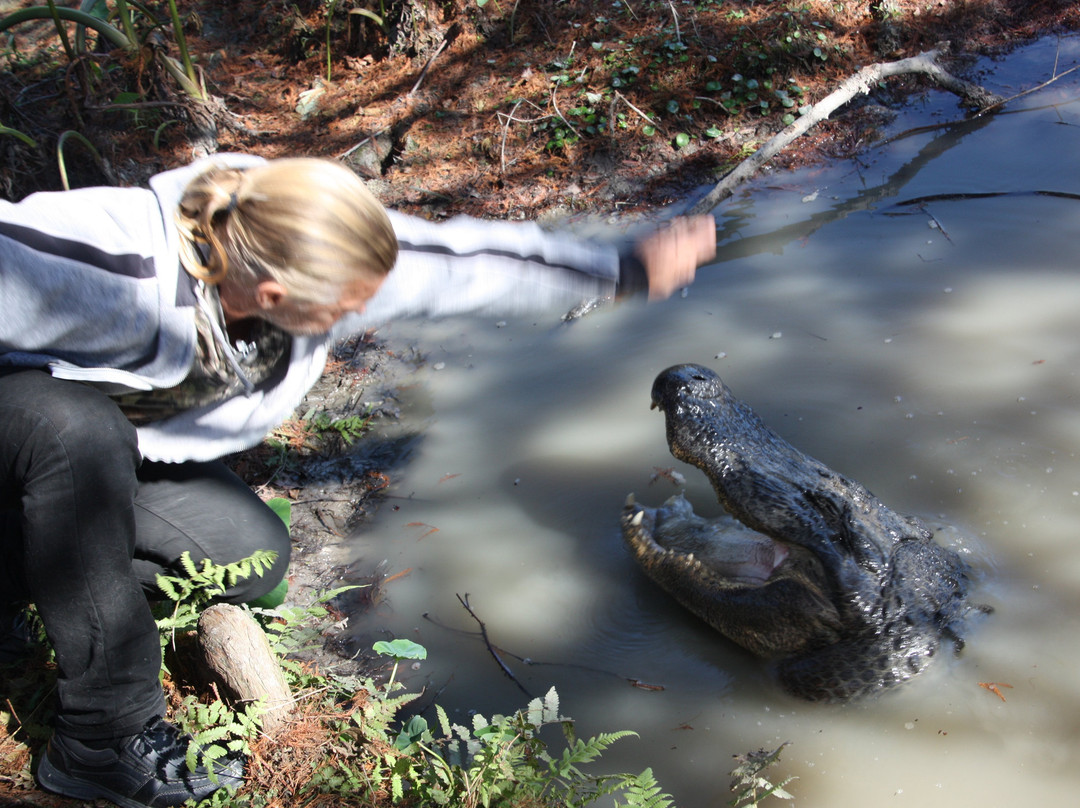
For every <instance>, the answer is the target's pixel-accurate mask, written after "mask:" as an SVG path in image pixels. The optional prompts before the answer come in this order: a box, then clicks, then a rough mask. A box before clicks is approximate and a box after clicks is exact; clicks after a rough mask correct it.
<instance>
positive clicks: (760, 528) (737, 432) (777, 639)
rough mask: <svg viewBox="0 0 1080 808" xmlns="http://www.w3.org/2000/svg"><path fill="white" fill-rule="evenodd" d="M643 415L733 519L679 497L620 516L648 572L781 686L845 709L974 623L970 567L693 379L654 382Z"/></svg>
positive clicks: (668, 375)
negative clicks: (711, 514)
mask: <svg viewBox="0 0 1080 808" xmlns="http://www.w3.org/2000/svg"><path fill="white" fill-rule="evenodd" d="M652 399H653V407H655V408H658V409H660V410H661V411H662V412H663V413H664V416H665V423H666V429H667V440H668V446H669V448H670V450H671V453H672V454H673V455H674V456H675V457H676V458H678V459H680V460H683V461H685V462H687V463H690V464H691V465H694V466H696V467H698V468H699V469H701V470H702V471H703V472H704V473H705V475H706V476H707V477H708V478H709V481H710V482H711V483H712V486H713V489H714V490H715V492H716V495H717V498H718V500H719V502H720V504H721V505H722V506H723V508H724V510H725V511H727V514H728V515H725V516H722V517H719V518H715V519H705V518H703V517H700V516H698V515H696V514H695V513H694V512H693V509H692V508H691V506H690V503H688V502H687V501H686V499H685V498H684V497H683V496H682V495H681V494H680V495H677V496H675V497H672V498H670V499H668V500H667V502H665V503H664V504H663V505H661V506H659V507H656V508H649V507H644V506H642V505H639V504H638V503H637V502H636V501H635V499H634V497H633V495H631V496H630V497H629V498H628V499H627V502H626V505H625V506H624V508H623V513H622V531H623V537H624V539H625V540H626V544H627V546H628V547H629V548H630V550H631V552H632V554H633V556H634V558H635V559H636V560H637V561H638V563H639V564H640V565H641V568H642V569H643V570H644V571H645V573H646V574H647V575H648V576H649V577H650V578H652V579H653V580H654V581H656V583H658V584H659V585H660V586H661V587H663V588H664V589H665V590H667V591H668V592H669V593H670V594H671V595H672V596H674V597H675V598H676V599H677V600H678V601H679V602H680V603H682V604H683V605H684V606H685V607H687V608H688V609H689V610H690V611H692V612H694V613H695V614H697V615H698V616H699V617H701V618H702V619H704V620H705V621H706V622H708V623H709V624H710V625H712V626H713V627H714V628H716V629H717V630H719V631H720V632H722V633H723V634H724V635H725V636H727V637H729V638H730V639H732V640H734V641H735V642H736V643H738V644H740V645H742V646H743V647H745V648H747V649H749V650H750V651H752V652H754V653H756V654H759V655H761V656H764V657H768V658H770V659H773V660H777V665H776V667H777V671H778V675H779V677H780V679H781V681H782V682H783V683H784V685H785V687H786V688H787V689H788V690H790V691H791V692H793V693H796V694H797V695H800V696H803V697H806V698H810V699H830V700H837V699H846V698H850V697H852V696H854V695H859V694H864V693H868V692H872V691H877V690H880V689H882V688H884V687H888V686H890V685H892V684H895V683H896V682H899V681H903V680H905V679H907V678H910V677H911V676H912V675H914V674H915V673H917V672H918V671H919V670H921V669H922V667H924V666H925V664H926V661H927V660H928V659H929V658H930V657H931V656H932V655H933V653H934V651H935V649H936V648H937V646H938V644H939V642H940V640H941V638H942V637H947V638H950V639H955V638H956V637H957V636H958V633H957V632H958V628H959V625H958V624H959V621H960V620H961V619H962V618H963V616H964V615H965V614H966V613H967V612H968V611H969V608H970V607H969V606H968V605H967V603H966V600H965V596H966V590H967V577H966V567H965V565H964V564H963V563H962V562H961V560H960V558H959V557H958V556H957V555H956V553H955V552H953V551H951V550H948V549H946V548H943V547H941V546H940V545H938V544H937V543H935V542H934V541H933V536H932V533H931V532H930V531H929V530H928V529H927V528H926V527H925V525H923V524H922V523H921V522H920V521H919V520H918V519H915V518H912V517H909V516H904V515H902V514H899V513H896V512H894V511H892V510H891V509H889V508H888V507H886V506H885V505H884V504H883V503H882V502H881V501H880V500H878V499H877V497H875V496H874V495H873V494H871V493H870V491H868V490H867V489H866V488H864V487H863V486H862V485H860V484H859V483H857V482H855V481H854V480H851V479H849V478H847V477H845V476H843V475H842V474H839V473H838V472H835V471H833V470H832V469H830V468H829V467H828V466H826V465H824V464H823V463H821V462H820V461H818V460H815V459H814V458H812V457H810V456H808V455H806V454H803V453H802V452H801V451H799V450H798V449H796V448H795V447H793V446H792V445H791V444H789V443H787V442H786V441H785V440H783V439H782V438H781V437H779V436H778V435H777V434H776V433H775V432H773V431H772V430H771V429H769V428H768V427H767V426H766V425H765V424H764V423H763V422H762V421H761V419H760V418H758V416H757V415H756V414H755V413H754V412H753V411H752V410H751V409H750V408H749V407H748V406H747V405H746V404H744V403H742V402H741V401H739V400H738V399H736V398H735V397H734V395H733V394H732V393H731V391H730V390H729V389H728V388H727V386H726V385H725V384H724V383H723V382H722V381H721V380H720V378H719V377H718V376H717V375H716V374H715V373H713V372H712V371H711V370H709V369H708V368H705V367H702V366H700V365H678V366H675V367H672V368H668V369H667V370H665V371H663V372H662V373H660V374H659V375H658V376H657V378H656V381H655V383H654V384H653V389H652Z"/></svg>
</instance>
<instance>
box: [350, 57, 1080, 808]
mask: <svg viewBox="0 0 1080 808" xmlns="http://www.w3.org/2000/svg"><path fill="white" fill-rule="evenodd" d="M1062 46H1063V47H1062V50H1061V51H1060V52H1058V50H1057V47H1058V43H1056V42H1048V43H1042V44H1040V45H1039V46H1036V47H1033V48H1030V49H1027V50H1025V51H1023V52H1021V53H1019V54H1017V55H1015V56H1014V57H1010V58H1009V59H1007V60H1004V61H1002V62H1001V63H997V64H993V65H987V69H988V70H990V71H991V72H990V73H989V78H988V79H987V82H988V83H989V84H990V85H991V88H992V89H999V91H1003V90H1000V88H999V87H994V86H993V85H994V83H995V82H996V83H1000V84H1004V83H1005V82H1010V83H1013V84H1016V85H1025V84H1034V83H1038V82H1039V81H1042V80H1044V79H1045V78H1047V76H1048V73H1049V71H1050V70H1051V69H1052V65H1053V64H1054V61H1055V59H1056V60H1057V64H1058V69H1059V70H1061V69H1064V68H1067V67H1069V66H1071V65H1072V64H1075V63H1076V61H1077V59H1078V56H1080V41H1078V40H1076V39H1072V40H1063V41H1062ZM1025 71H1026V72H1025ZM1075 75H1077V74H1074V76H1075ZM1078 94H1080V84H1078V82H1077V81H1075V80H1073V81H1068V80H1063V81H1062V82H1059V83H1057V84H1054V85H1051V86H1050V87H1048V88H1047V89H1046V90H1043V91H1040V92H1039V93H1037V94H1034V95H1032V96H1029V97H1027V98H1025V99H1023V101H1021V102H1019V103H1018V104H1017V106H1016V107H1014V109H1015V110H1016V113H1015V114H1009V115H1001V116H993V117H984V118H981V119H978V120H976V121H972V122H966V123H961V124H956V125H950V126H947V127H943V128H939V129H934V130H931V131H925V130H924V131H920V132H918V133H915V134H911V135H910V136H905V137H901V138H897V139H895V140H894V141H892V142H890V143H888V144H885V145H883V146H881V147H878V148H875V149H873V150H871V151H869V152H867V153H866V154H863V155H861V156H860V157H859V158H858V159H857V160H852V161H847V162H843V163H838V164H836V165H832V166H829V167H827V168H826V169H815V170H806V171H802V172H799V173H795V174H790V175H783V176H779V175H777V176H772V177H768V178H765V179H763V180H762V181H761V182H760V183H758V184H757V185H756V186H755V188H754V189H753V190H752V191H751V192H748V193H747V194H744V195H742V196H740V197H739V198H737V199H734V200H731V201H730V202H729V203H727V204H725V205H724V206H723V207H722V208H721V209H719V210H718V211H717V213H718V215H719V217H720V226H721V236H722V238H723V244H722V247H721V254H720V256H719V258H718V261H717V263H716V264H715V265H713V266H711V267H709V268H707V269H705V270H703V271H702V272H701V273H700V275H699V281H698V282H697V283H696V284H695V285H694V287H693V288H692V289H691V290H690V291H689V293H688V294H687V296H686V297H685V298H677V299H673V300H671V301H667V302H665V303H663V304H658V305H653V306H649V307H644V306H640V305H625V306H621V307H619V308H616V309H613V310H609V311H604V312H602V313H599V314H596V315H593V316H590V317H588V318H586V319H585V320H583V321H581V322H578V323H576V324H575V325H573V326H572V327H561V326H559V325H557V320H556V318H555V317H548V316H545V317H537V318H535V319H532V320H526V319H521V320H517V321H511V322H508V323H507V324H506V325H505V326H504V327H497V326H496V324H495V323H492V322H480V321H475V320H448V321H443V322H438V323H425V324H420V323H400V324H396V325H394V326H393V327H392V328H391V329H389V334H390V335H391V336H392V337H401V338H402V339H408V340H414V339H416V340H419V342H420V344H421V345H422V346H424V347H425V349H426V350H427V352H428V356H429V360H430V362H429V365H428V368H427V370H425V371H424V372H423V373H422V374H421V378H420V382H419V383H420V384H422V385H424V387H425V395H430V398H431V401H432V407H433V412H432V413H431V414H430V415H429V416H427V417H426V419H425V423H426V437H425V440H424V441H423V444H422V446H421V447H420V448H419V449H418V450H417V453H416V457H415V459H414V460H413V462H412V464H411V465H410V467H409V469H408V470H407V473H406V474H405V475H404V476H403V477H401V478H400V479H398V480H397V482H396V484H395V489H394V494H395V495H396V496H398V497H403V499H398V500H395V504H397V505H399V506H400V507H399V509H398V510H396V511H393V510H390V509H387V508H384V509H382V511H381V512H380V514H379V517H378V518H377V520H376V522H375V524H373V525H370V526H367V527H366V528H365V530H364V531H363V532H362V533H360V534H359V535H357V536H356V537H355V541H356V548H357V553H358V555H359V556H360V566H363V565H364V564H365V563H366V564H368V565H369V566H370V565H373V564H374V563H377V562H379V561H381V560H383V559H387V560H388V562H389V567H390V570H391V571H401V570H405V569H411V572H409V574H407V575H405V576H403V577H401V578H400V579H398V580H395V581H394V582H393V583H392V584H391V585H390V587H389V590H388V600H387V602H386V604H385V605H384V607H383V608H381V609H380V610H379V611H377V612H376V613H375V614H372V615H366V616H359V617H357V618H355V621H354V624H353V631H354V632H355V634H356V636H357V637H358V638H359V639H358V642H361V641H362V642H363V643H366V644H367V645H370V641H371V640H373V639H376V638H379V637H381V636H382V633H383V632H389V633H391V634H393V635H395V636H407V637H411V638H413V639H416V640H418V641H420V642H422V643H423V644H425V645H426V646H428V648H429V651H430V656H429V662H428V663H427V664H426V666H425V667H423V668H421V669H420V670H419V671H417V672H415V673H414V674H413V681H412V684H414V685H417V686H418V685H420V684H424V683H430V684H431V685H432V686H433V687H434V688H435V689H436V690H439V691H441V692H440V696H439V701H440V703H442V704H444V705H445V706H447V707H448V708H457V709H459V710H465V709H469V708H476V709H479V710H481V711H482V712H486V713H490V712H496V711H498V712H506V711H507V710H511V709H514V708H515V707H517V706H520V705H521V704H523V702H524V696H523V694H522V693H521V692H520V690H519V689H518V687H517V685H516V684H515V683H514V682H512V681H510V680H509V679H507V678H506V677H504V676H503V675H502V674H501V673H500V671H499V670H498V668H497V666H496V665H495V664H494V662H493V661H492V660H491V658H490V657H489V655H488V653H487V651H486V649H485V648H484V646H483V644H482V643H480V642H479V641H478V639H477V638H476V637H475V636H474V632H475V628H476V626H475V623H474V622H473V621H472V619H471V618H470V617H469V616H468V614H467V613H465V612H464V610H463V609H462V608H461V606H460V604H459V603H458V600H457V598H456V595H458V594H464V593H469V595H470V603H471V604H472V606H473V607H474V608H475V609H476V611H477V613H478V615H479V616H481V617H482V618H483V619H484V620H485V621H486V624H487V629H488V631H489V633H490V634H491V636H492V640H493V641H494V642H496V643H497V644H498V645H499V646H500V647H502V648H504V649H506V651H507V652H509V653H510V654H516V655H518V656H520V657H528V658H531V660H533V661H536V662H539V663H550V664H525V663H524V662H522V661H519V660H517V659H515V658H514V656H511V655H509V654H508V655H507V657H506V659H507V661H508V663H509V664H510V665H511V667H512V668H513V669H514V671H515V674H516V675H517V677H518V679H519V680H520V683H521V685H522V686H524V687H525V688H526V689H528V690H530V691H531V692H533V693H535V694H541V693H543V692H544V691H545V690H546V689H547V687H548V686H550V685H551V684H554V685H555V686H556V687H557V688H558V690H559V692H560V694H561V695H562V704H563V709H564V711H565V712H566V713H567V714H569V715H572V716H574V717H575V718H577V719H579V721H580V722H581V731H582V732H585V733H592V732H597V731H600V730H611V729H634V730H637V731H638V732H639V733H641V736H642V737H641V739H640V740H638V741H626V742H623V743H622V744H620V745H618V746H616V747H614V748H613V749H612V751H611V752H610V753H609V755H608V756H606V757H605V764H606V768H608V769H610V770H616V769H619V770H621V769H634V770H640V769H642V768H644V767H645V766H653V767H654V770H655V771H656V773H657V775H658V776H659V777H660V778H661V781H662V782H663V783H664V785H665V787H666V788H667V789H668V790H670V791H671V792H672V793H674V794H675V795H676V797H677V798H678V802H679V804H680V805H683V806H690V807H691V808H693V807H695V806H703V805H711V804H721V803H723V802H726V801H727V800H728V799H729V796H728V795H727V793H726V788H727V778H726V777H725V776H724V775H725V774H726V772H727V771H728V770H729V769H730V767H731V755H732V754H734V753H738V752H744V751H747V750H750V749H755V748H758V747H773V746H776V745H778V744H779V743H780V742H781V741H784V740H790V741H792V742H793V743H792V745H791V746H790V747H789V748H788V749H787V751H786V753H785V762H784V764H783V765H782V767H781V771H780V772H779V775H780V776H784V775H788V774H792V775H797V776H798V777H799V780H798V781H796V782H795V783H793V784H792V786H791V789H792V790H793V791H794V793H795V794H796V796H797V798H798V799H799V800H800V801H801V804H804V805H812V806H819V805H828V806H833V807H834V808H843V806H852V807H854V806H858V807H859V808H862V807H863V806H866V805H869V804H877V803H878V802H880V801H882V800H884V799H886V798H894V797H895V798H902V799H905V800H908V801H911V802H912V803H913V804H914V803H916V802H917V804H919V805H926V806H935V805H941V806H946V805H947V806H954V805H958V804H960V805H969V804H979V805H1008V804H1014V803H1020V802H1021V801H1024V802H1025V803H1026V802H1036V801H1041V802H1047V803H1063V802H1064V801H1065V800H1070V801H1071V799H1072V795H1073V794H1074V793H1075V791H1076V789H1077V787H1078V786H1080V775H1077V774H1076V771H1077V763H1078V762H1080V761H1078V758H1080V752H1078V748H1080V747H1078V745H1077V743H1076V741H1077V738H1078V724H1080V698H1078V696H1080V693H1078V688H1077V685H1076V677H1075V671H1076V670H1077V668H1078V667H1080V649H1078V647H1077V643H1076V642H1075V638H1076V637H1077V636H1078V629H1080V625H1078V623H1080V617H1078V615H1080V608H1078V607H1080V542H1077V541H1076V540H1075V530H1076V525H1077V524H1078V523H1080V459H1078V457H1077V455H1078V452H1080V380H1078V378H1077V372H1078V371H1077V368H1080V361H1078V360H1080V356H1078V352H1080V339H1078V336H1080V333H1078V332H1080V326H1078V325H1077V320H1076V315H1075V300H1076V292H1075V290H1076V285H1077V280H1078V275H1080V270H1078V267H1077V266H1076V255H1077V244H1080V202H1078V201H1077V200H1076V199H1073V198H1071V197H1069V196H1062V195H1048V194H1039V193H1036V192H1040V191H1050V192H1062V193H1064V194H1073V193H1076V192H1077V191H1078V190H1080V161H1078V160H1076V154H1077V153H1078V144H1080V128H1078V127H1080V103H1078V102H1077V101H1076V100H1075V98H1076V97H1077V95H1078ZM954 117H957V112H956V110H955V108H954V102H953V100H952V99H951V97H945V96H938V95H937V94H933V95H928V96H927V98H926V99H925V101H924V103H923V104H922V105H921V106H916V107H915V108H913V109H912V110H911V111H910V113H906V114H905V115H904V116H902V117H901V119H899V120H898V121H896V122H895V123H894V124H893V125H892V126H893V129H894V132H895V133H897V134H899V133H901V132H903V131H906V130H909V129H912V128H914V127H917V126H922V125H923V124H925V123H926V122H928V121H930V122H932V121H935V120H944V119H949V118H954ZM958 194H964V195H969V196H965V197H961V196H957V195H958ZM975 194H993V196H984V197H977V198H976V197H972V196H970V195H975ZM916 203H917V204H916ZM436 362H438V363H442V364H443V366H444V369H443V370H440V371H435V370H433V369H432V368H433V365H434V364H435V363H436ZM682 362H700V363H702V364H706V365H709V366H710V367H713V368H715V369H716V370H717V371H718V372H719V373H720V374H721V376H722V377H723V378H724V379H725V381H726V382H727V383H728V384H729V385H730V386H731V387H732V389H733V390H734V392H735V393H736V395H737V396H738V397H739V398H741V399H743V400H744V401H746V402H748V403H749V404H751V405H752V406H753V407H754V408H755V409H756V411H757V412H758V413H759V415H761V417H762V418H763V419H765V421H766V422H767V423H768V424H769V425H770V426H772V427H773V428H774V429H775V430H776V431H777V432H779V433H780V434H781V435H782V436H783V437H784V438H786V439H787V440H789V441H790V442H791V443H793V444H794V445H796V446H798V447H799V448H800V449H802V450H804V451H806V452H808V453H809V454H811V455H814V456H816V457H818V458H820V459H821V460H823V461H824V462H825V463H827V464H828V465H829V466H831V467H833V468H835V469H837V470H838V471H841V472H843V473H845V474H847V475H849V476H851V477H853V478H855V479H857V480H859V481H860V482H862V483H864V484H865V485H867V486H868V487H869V488H871V489H872V490H873V491H874V493H875V494H877V495H878V496H879V497H880V498H881V499H882V500H883V501H884V502H886V503H887V504H888V505H889V506H890V507H892V508H894V509H896V510H899V511H904V512H910V513H915V514H917V515H919V516H920V517H922V518H923V519H925V520H926V521H927V522H928V524H930V525H931V526H932V527H933V528H935V529H936V530H939V531H940V538H941V540H942V541H943V542H947V543H950V544H954V545H956V546H959V547H960V548H962V549H963V550H964V552H966V553H968V554H969V556H970V558H971V559H972V561H973V563H974V564H975V565H976V566H977V568H978V569H980V570H982V571H983V573H984V575H985V580H984V581H983V583H982V585H981V586H980V587H979V590H978V592H977V599H978V600H981V601H983V602H987V603H990V604H991V605H993V606H995V607H996V609H997V611H996V614H995V615H994V616H993V617H992V618H991V619H990V620H987V621H984V622H983V624H982V625H980V626H979V628H978V629H977V631H976V633H975V635H974V636H973V637H972V638H971V642H970V643H969V645H968V647H967V649H966V650H965V651H964V653H963V654H962V655H961V656H960V657H958V658H956V659H942V660H939V664H937V665H935V666H933V667H932V668H931V670H930V672H929V673H927V674H925V675H924V676H922V677H921V678H919V679H917V680H916V681H915V682H914V683H913V684H912V685H911V686H909V687H907V688H903V689H901V690H900V691H899V692H897V693H895V694H894V695H890V696H889V697H887V698H885V699H883V700H880V701H878V702H873V703H868V704H858V705H849V706H845V707H839V708H838V707H815V706H808V705H805V704H802V703H799V702H796V701H793V700H792V699H790V698H787V697H785V696H784V695H783V694H782V693H781V692H780V691H779V690H778V689H777V688H775V687H774V686H773V685H772V684H771V683H770V682H769V681H767V679H765V678H764V676H763V668H762V666H761V665H760V663H759V662H758V661H757V660H754V659H752V658H750V657H749V656H748V655H746V654H745V653H744V652H742V651H740V650H739V649H737V648H735V647H734V646H732V645H731V644H729V643H726V642H725V641H723V640H722V639H720V638H719V637H718V636H717V635H715V633H713V632H712V631H711V630H710V629H708V628H707V627H705V626H703V625H702V624H701V623H699V622H698V621H696V620H695V619H694V618H693V617H691V616H690V615H689V614H688V613H686V612H684V611H683V610H681V609H680V608H679V607H678V606H676V605H674V604H673V603H671V602H670V601H669V599H668V598H667V597H666V596H665V595H664V594H663V593H662V592H660V591H659V590H658V589H657V588H656V587H654V586H652V585H651V584H650V583H649V582H648V581H647V580H646V579H645V578H644V576H643V575H641V574H640V573H639V572H638V571H637V570H636V569H635V568H634V566H633V565H632V564H631V562H630V561H629V559H628V558H627V555H626V552H625V551H624V549H623V547H622V545H621V539H620V537H619V531H618V522H617V520H618V513H619V508H620V505H621V503H622V501H623V499H624V498H625V496H626V494H627V493H628V492H630V491H634V492H636V493H637V495H638V497H639V498H640V499H642V500H645V501H648V502H649V503H651V504H655V503H657V502H659V501H661V500H662V499H664V498H665V497H667V496H668V495H670V494H671V493H673V492H674V491H675V490H677V487H676V486H675V485H673V484H672V483H671V482H670V481H669V480H668V479H666V478H665V477H664V476H662V475H660V476H657V475H656V469H657V468H661V469H664V468H668V467H677V468H678V470H679V471H680V472H681V473H682V474H684V475H685V479H686V482H685V488H686V491H687V496H688V498H689V499H690V500H691V501H692V502H694V503H695V506H696V507H697V509H698V510H699V512H702V513H704V514H706V515H708V514H710V513H715V509H716V506H715V504H714V503H715V500H714V498H713V496H712V494H711V492H710V490H709V488H708V485H707V483H706V481H705V480H704V478H703V476H702V475H701V474H700V473H699V472H697V471H696V470H694V469H691V468H687V467H683V466H680V465H679V464H677V463H675V461H673V460H672V459H671V457H670V455H669V454H668V451H667V447H666V445H665V442H664V436H663V419H662V417H661V416H659V415H658V414H656V413H652V412H650V411H649V409H648V396H649V388H650V386H651V384H652V379H653V378H654V377H655V375H656V373H658V372H659V371H660V370H662V369H663V368H664V367H666V366H668V365H671V364H676V363H682ZM654 477H656V479H653V478H654ZM424 615H428V617H427V618H425V617H424ZM629 680H636V681H638V682H639V683H645V684H649V685H657V686H660V687H662V688H663V689H662V690H650V689H643V688H642V687H638V686H634V685H633V684H631V683H630V681H629ZM979 682H1006V683H1009V684H1012V685H1013V688H1012V689H1011V690H1010V689H1003V690H1002V693H1003V694H1004V695H1005V697H1006V698H1007V699H1008V701H1002V700H1001V699H999V698H998V697H997V696H995V695H994V694H993V693H991V692H990V691H988V690H986V689H984V688H981V687H979V685H978V683H979Z"/></svg>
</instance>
